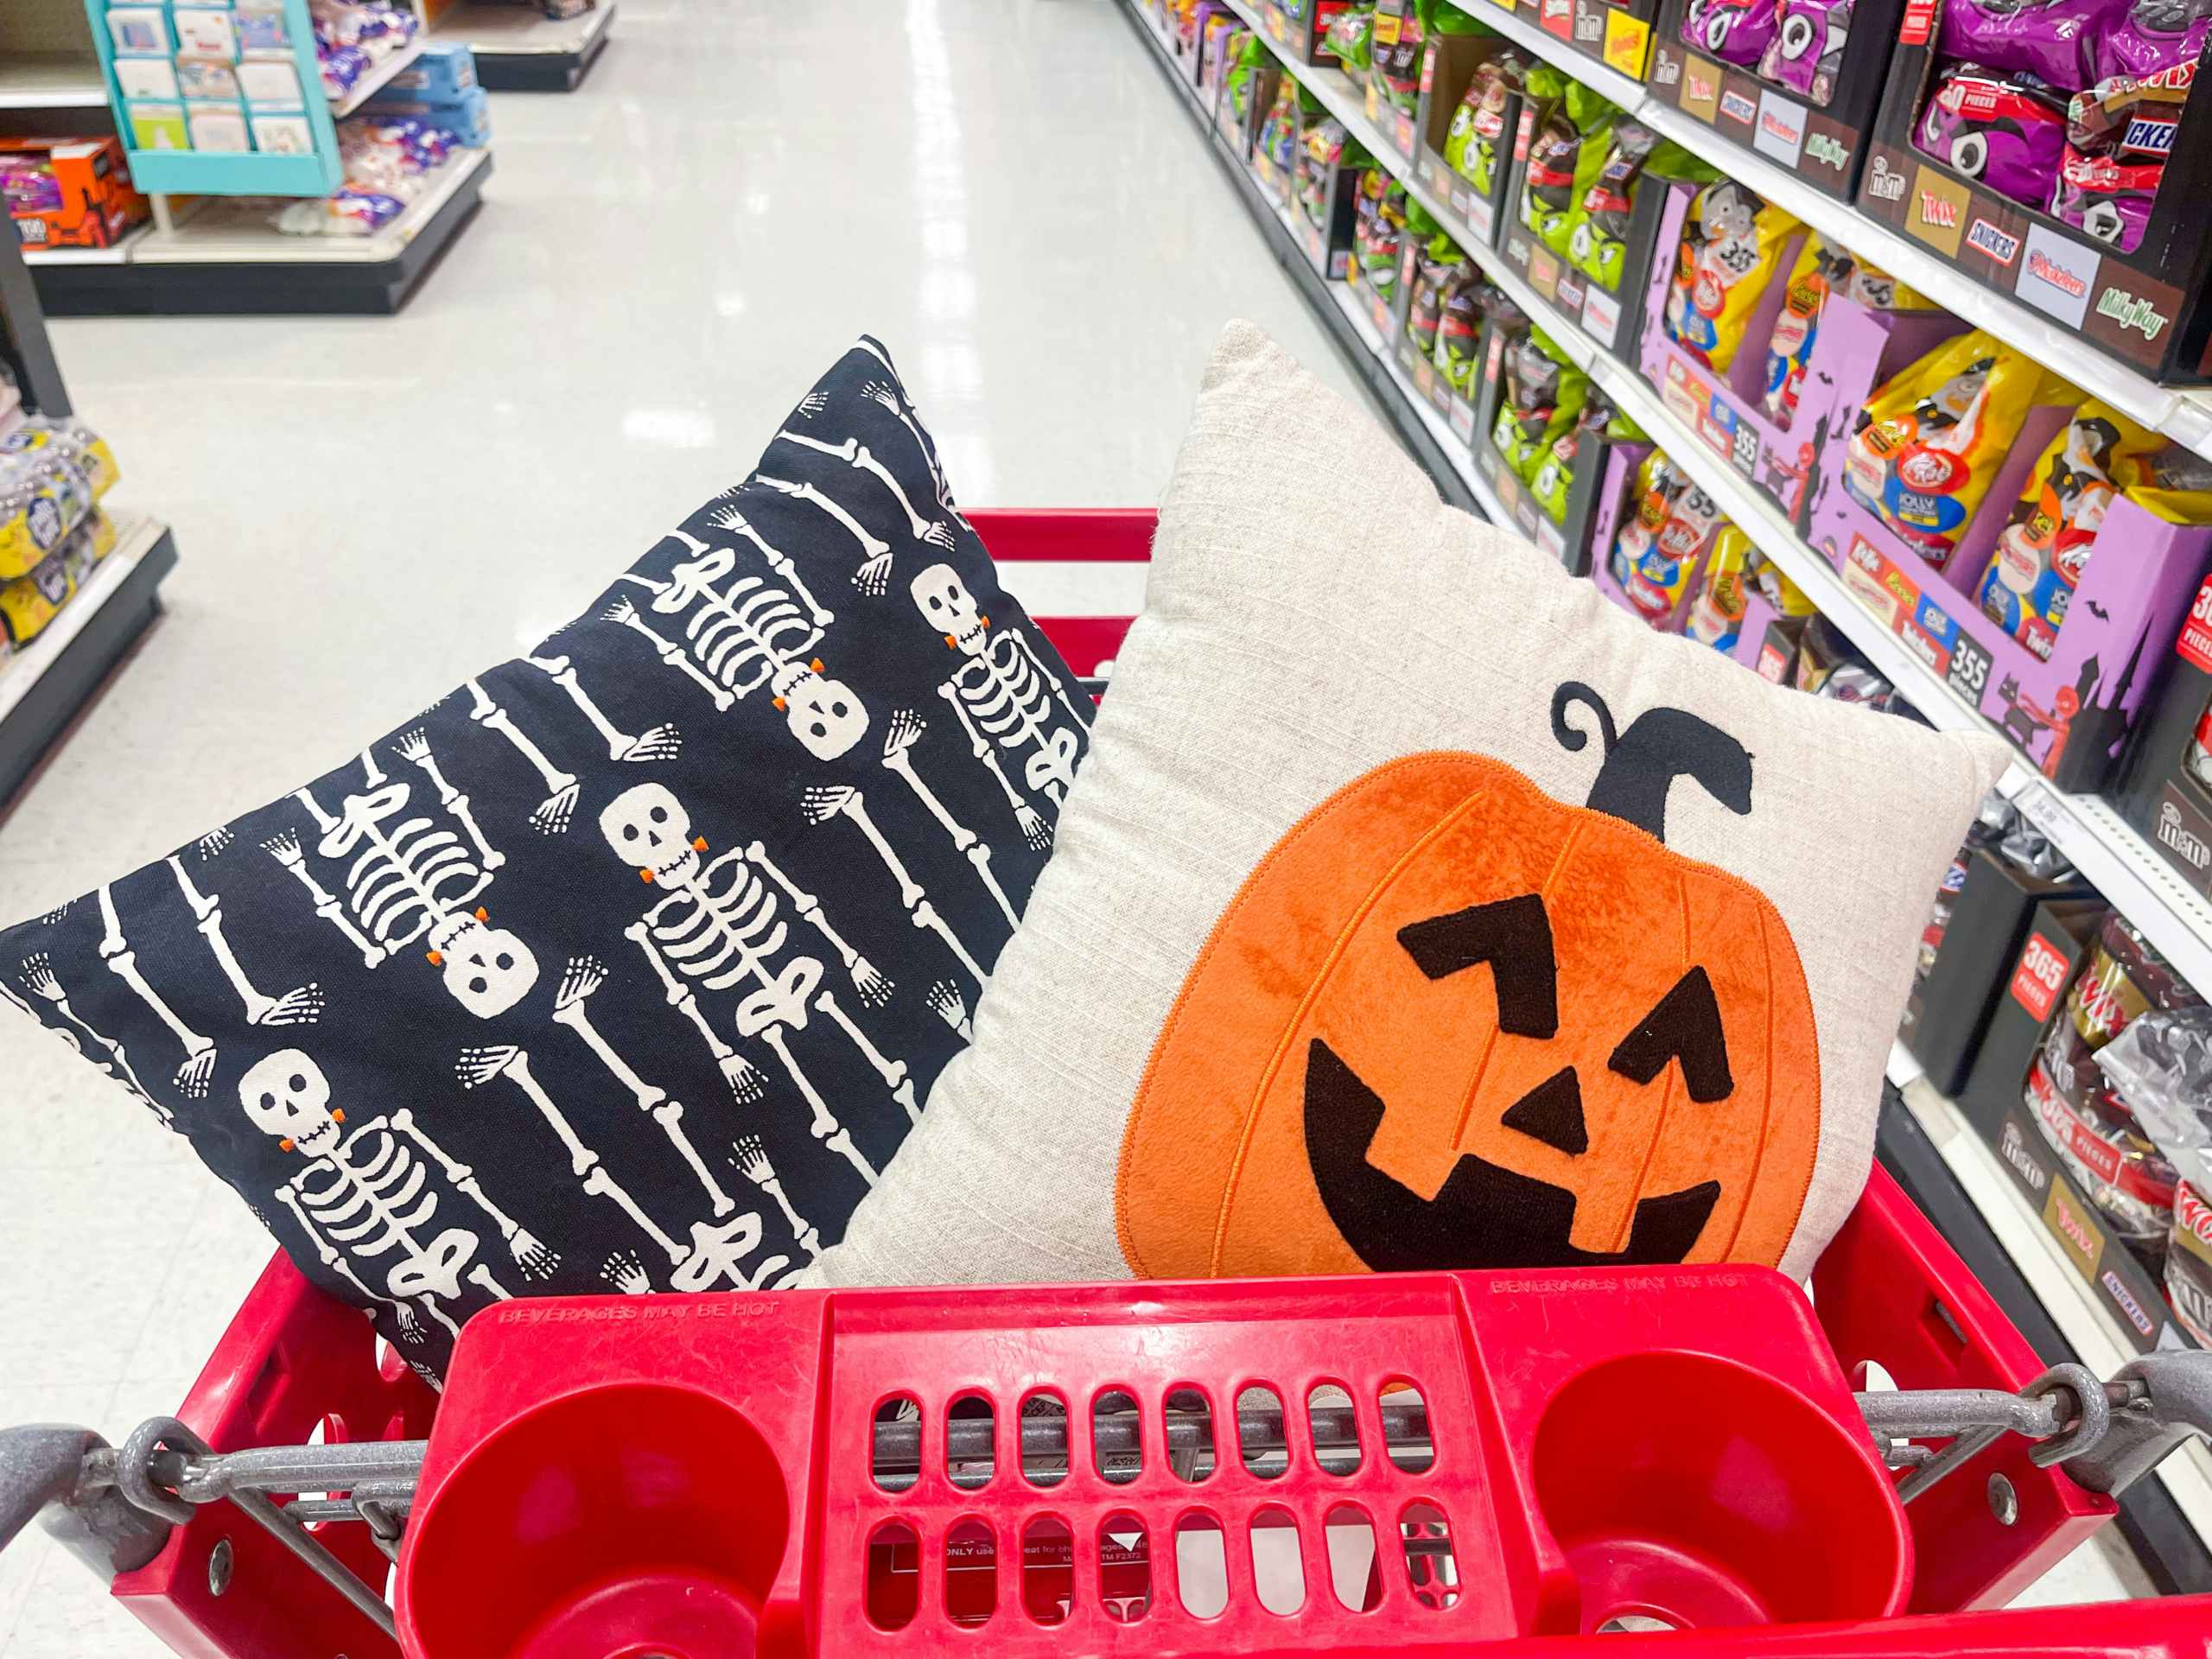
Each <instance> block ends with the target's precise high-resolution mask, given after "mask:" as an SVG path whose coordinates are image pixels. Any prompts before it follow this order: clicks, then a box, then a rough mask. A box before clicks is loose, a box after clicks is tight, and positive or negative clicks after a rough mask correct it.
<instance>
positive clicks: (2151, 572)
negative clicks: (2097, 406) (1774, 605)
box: [1807, 404, 2212, 793]
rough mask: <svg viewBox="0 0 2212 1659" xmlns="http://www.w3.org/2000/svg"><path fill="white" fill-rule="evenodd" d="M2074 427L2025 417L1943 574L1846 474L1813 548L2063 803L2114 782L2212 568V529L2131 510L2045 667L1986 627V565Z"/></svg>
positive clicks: (1820, 490)
mask: <svg viewBox="0 0 2212 1659" xmlns="http://www.w3.org/2000/svg"><path fill="white" fill-rule="evenodd" d="M2072 415H2073V410H2072V409H2071V408H2070V407H2067V406H2063V405H2050V404H2046V405H2044V406H2042V407H2039V408H2037V409H2035V410H2031V412H2030V413H2029V416H2028V418H2027V420H2026V422H2025V423H2024V424H2023V425H2022V427H2021V429H2020V435H2019V437H2018V440H2017V441H2015V442H2014V443H2013V446H2012V451H2011V453H2010V454H2008V455H2007V456H2006V457H2005V465H2004V466H2003V467H2000V468H1999V471H1998V474H1997V477H1996V478H1995V480H1993V482H1992V483H1991V485H1990V487H1989V493H1988V494H1987V495H1986V496H1985V497H1984V498H1983V499H1982V503H1981V505H1980V509H1979V510H1978V511H1977V512H1975V513H1974V518H1973V520H1972V521H1971V522H1970V523H1969V524H1968V525H1967V529H1966V532H1965V534H1964V535H1963V536H1962V537H1961V538H1960V541H1959V544H1958V546H1957V547H1956V548H1955V550H1953V551H1952V554H1951V556H1950V558H1949V560H1948V563H1946V564H1945V565H1944V566H1943V568H1942V569H1937V568H1936V566H1934V565H1932V564H1929V563H1927V562H1926V561H1925V560H1923V559H1922V558H1921V557H1920V556H1919V555H1918V554H1916V552H1914V551H1913V550H1912V549H1911V548H1910V546H1909V545H1908V544H1907V543H1905V542H1904V540H1902V539H1901V538H1900V537H1897V535H1896V534H1895V533H1894V532H1893V531H1891V529H1890V528H1889V526H1888V525H1886V524H1884V523H1883V522H1882V521H1881V520H1880V519H1879V518H1876V517H1875V516H1874V515H1873V514H1872V513H1871V512H1868V511H1867V510H1866V508H1865V507H1863V506H1861V505H1859V502H1858V501H1857V500H1856V499H1853V496H1852V494H1851V493H1850V492H1849V491H1848V490H1847V489H1845V488H1844V486H1843V469H1842V467H1841V466H1840V462H1839V464H1838V465H1836V466H1834V467H1829V468H1827V469H1825V470H1824V471H1823V472H1822V474H1821V478H1820V480H1819V482H1818V484H1817V485H1816V486H1815V490H1814V492H1813V496H1812V500H1811V503H1810V507H1809V511H1808V523H1809V528H1808V534H1807V539H1808V540H1809V541H1810V542H1811V543H1813V545H1814V546H1815V548H1817V549H1818V550H1819V551H1820V552H1821V555H1822V556H1824V557H1826V558H1827V559H1828V560H1829V561H1830V562H1831V563H1834V565H1835V567H1836V569H1837V570H1838V571H1839V572H1840V574H1841V575H1842V577H1843V583H1844V586H1845V587H1846V588H1849V589H1850V590H1851V591H1852V593H1853V595H1854V596H1855V597H1856V598H1857V599H1858V600H1859V602H1860V603H1861V604H1863V605H1865V606H1866V608H1867V609H1869V610H1871V611H1872V612H1873V613H1874V614H1875V616H1876V617H1877V618H1878V620H1880V621H1881V622H1882V623H1883V624H1884V625H1885V626H1887V627H1889V628H1890V629H1891V632H1894V633H1896V635H1897V638H1898V639H1902V640H1904V643H1905V645H1907V646H1908V647H1909V648H1910V650H1911V652H1912V653H1913V654H1914V655H1915V656H1916V657H1917V658H1920V660H1921V661H1922V662H1923V663H1925V664H1927V665H1928V666H1929V668H1930V669H1932V670H1933V671H1935V672H1936V673H1938V674H1941V675H1942V676H1943V677H1944V678H1945V679H1946V680H1948V682H1949V683H1950V684H1951V686H1952V688H1953V689H1954V690H1956V691H1957V692H1958V693H1959V694H1960V695H1961V696H1963V697H1965V698H1966V699H1967V701H1968V702H1971V703H1973V704H1974V707H1975V708H1976V709H1979V710H1980V712H1981V715H1982V717H1983V718H1984V719H1986V720H1987V721H1989V722H1990V723H1991V724H1992V725H1993V726H1994V727H1996V728H1997V729H1998V730H1999V732H2001V733H2002V734H2004V735H2005V737H2007V738H2010V739H2011V740H2012V743H2013V745H2014V747H2017V748H2018V749H2019V751H2020V752H2021V753H2022V754H2024V755H2025V756H2026V757H2027V760H2028V761H2029V764H2031V766H2035V767H2037V769H2038V770H2039V771H2041V772H2043V773H2044V776H2045V777H2047V778H2049V779H2050V780H2051V782H2052V783H2054V784H2056V785H2057V786H2058V787H2059V788H2060V789H2063V790H2065V791H2069V793H2073V792H2078V791H2088V790H2094V789H2097V788H2100V787H2101V786H2102V785H2104V784H2105V783H2106V782H2107V780H2108V779H2110V778H2111V777H2112V776H2113V772H2114V769H2115V766H2116V764H2117V763H2118V761H2119V760H2120V758H2121V756H2122V753H2123V752H2124V750H2125V749H2126V745H2127V741H2128V738H2129V735H2130V734H2131V733H2132V732H2133V730H2134V728H2135V726H2136V723H2137V722H2138V721H2139V719H2141V718H2142V717H2143V716H2144V715H2145V714H2146V713H2147V712H2148V711H2149V710H2150V709H2151V708H2152V705H2153V702H2154V699H2155V693H2156V692H2157V690H2158V682H2159V681H2160V680H2161V679H2162V678H2163V677H2164V673H2165V669H2166V664H2167V663H2168V661H2169V660H2170V659H2171V657H2172V655H2173V650H2172V645H2173V639H2174V636H2175V633H2176V631H2177V629H2178V628H2179V627H2180V626H2181V620H2182V618H2183V615H2184V614H2185V613H2187V612H2188V610H2189V607H2190V600H2191V599H2192V598H2193V597H2194V596H2195V594H2196V588H2197V582H2198V581H2199V579H2200V578H2201V577H2202V575H2203V574H2204V569H2205V565H2206V563H2207V560H2208V557H2212V526H2201V527H2187V526H2183V525H2180V524H2167V523H2166V522H2165V521H2164V519H2162V518H2156V517H2154V516H2153V515H2152V514H2151V513H2148V512H2145V511H2144V510H2143V509H2142V508H2141V507H2139V506H2137V505H2135V504H2134V503H2133V501H2130V500H2128V499H2126V498H2125V497H2124V496H2123V497H2120V498H2118V499H2115V500H2114V501H2113V503H2112V505H2111V506H2110V507H2109V508H2107V510H2106V513H2105V518H2104V524H2103V525H2102V527H2101V529H2100V530H2099V531H2098V533H2097V548H2096V550H2093V551H2092V553H2091V554H2090V556H2089V560H2088V564H2087V566H2086V567H2085V568H2084V569H2083V570H2082V580H2081V584H2080V586H2079V587H2077V588H2075V592H2074V594H2073V597H2072V599H2071V601H2069V604H2068V607H2067V612H2066V620H2065V621H2064V622H2063V623H2062V624H2061V625H2060V626H2059V629H2058V633H2057V636H2056V640H2055V642H2054V644H2053V645H2052V648H2051V653H2050V660H2049V661H2047V662H2046V661H2044V659H2043V658H2039V657H2037V655H2036V654H2035V653H2034V652H2031V651H2030V650H2029V649H2028V648H2027V646H2025V645H2023V644H2021V643H2020V641H2019V640H2018V639H2014V638H2013V637H2012V635H2011V634H2010V633H2008V632H2005V629H2004V628H2003V627H2002V626H2000V625H1999V623H1997V622H1996V621H1995V620H1993V619H1992V618H1991V617H1989V616H1987V615H1986V614H1985V613H1983V611H1982V608H1981V606H1980V602H1979V600H1978V597H1977V595H1978V593H1979V590H1980V584H1981V575H1982V572H1983V571H1984V570H1985V569H1986V568H1987V567H1988V563H1989V556H1990V553H1991V552H1992V550H1993V549H1994V548H1995V547H1996V545H1997V538H1998V537H1999V535H2000V534H2002V533H2003V531H2004V530H2005V524H2006V522H2007V520H2008V519H2009V518H2010V517H2011V514H2012V504H2013V502H2014V501H2015V500H2017V499H2018V497H2019V494H2020V491H2021V489H2022V488H2023V486H2024V485H2025V484H2026V483H2027V480H2028V478H2029V476H2030V474H2031V473H2032V472H2033V470H2034V468H2035V466H2036V463H2037V460H2038V459H2039V458H2040V457H2041V455H2042V453H2043V450H2044V446H2045V445H2046V444H2048V443H2049V442H2050V440H2051V438H2052V437H2053V436H2054V435H2056V433H2057V431H2058V429H2059V428H2061V427H2062V426H2063V425H2064V424H2065V423H2067V421H2069V419H2071V418H2072ZM2115 553H2117V554H2118V555H2119V556H2117V557H2115V556H2113V555H2114V554H2115Z"/></svg>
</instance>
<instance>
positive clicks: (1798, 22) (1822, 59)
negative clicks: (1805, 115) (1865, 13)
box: [1759, 0, 1852, 108]
mask: <svg viewBox="0 0 2212 1659" xmlns="http://www.w3.org/2000/svg"><path fill="white" fill-rule="evenodd" d="M1851 5H1852V0H1780V3H1779V4H1778V5H1777V6H1776V8H1775V14H1774V16H1775V28H1774V38H1773V39H1772V40H1770V41H1768V42H1767V45H1766V50H1765V51H1764V53H1762V54H1760V57H1759V73H1760V74H1762V75H1764V77H1766V79H1769V80H1770V81H1773V82H1774V83H1775V84H1776V85H1777V86H1786V87H1788V88H1789V90H1790V91H1791V92H1795V93H1796V94H1797V96H1798V97H1800V98H1802V99H1808V101H1810V102H1811V103H1813V104H1814V105H1817V106H1819V107H1821V108H1825V107H1827V105H1828V104H1829V103H1830V102H1831V101H1832V100H1833V99H1834V97H1835V78H1836V76H1837V74H1838V73H1840V72H1841V70H1842V68H1843V48H1844V47H1845V46H1846V45H1847V44H1848V43H1849V41H1850V39H1851Z"/></svg>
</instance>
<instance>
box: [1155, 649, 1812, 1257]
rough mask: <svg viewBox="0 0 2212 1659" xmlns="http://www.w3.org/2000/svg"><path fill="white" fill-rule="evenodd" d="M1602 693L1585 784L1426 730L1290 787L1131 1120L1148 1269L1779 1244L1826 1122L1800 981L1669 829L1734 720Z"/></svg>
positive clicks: (1762, 929)
mask: <svg viewBox="0 0 2212 1659" xmlns="http://www.w3.org/2000/svg"><path fill="white" fill-rule="evenodd" d="M1578 705H1581V706H1586V708H1587V709H1589V710H1590V711H1591V713H1592V715H1594V717H1595V721H1596V724H1597V728H1598V732H1599V738H1600V740H1601V741H1602V744H1603V746H1604V755H1603V759H1602V761H1601V763H1600V766H1599V772H1598V776H1597V779H1596V782H1595V783H1594V784H1593V785H1592V788H1591V791H1590V796H1589V801H1588V804H1586V805H1585V806H1580V807H1574V806H1567V805H1564V804H1560V802H1558V801H1555V800H1554V799H1552V798H1550V797H1549V796H1548V795H1546V794H1544V793H1543V792H1542V791H1540V790H1538V789H1537V788H1536V787H1535V785H1533V784H1531V783H1530V782H1529V780H1528V779H1526V778H1523V777H1522V775H1521V774H1520V773H1519V772H1516V771H1515V770H1514V769H1513V768H1512V767H1510V766H1505V765H1503V763H1502V762H1499V761H1497V760H1489V759H1485V758H1484V757H1482V756H1479V755H1472V754H1446V753H1433V754H1421V755H1414V756H1411V757H1409V758H1408V759H1406V760H1399V761H1395V762H1393V763H1392V764H1390V765H1389V766H1383V767H1380V768H1378V769H1377V770H1376V771H1374V772H1369V773H1368V774H1367V775H1366V776H1364V777H1363V778H1360V779H1357V780H1355V781H1354V782H1353V783H1351V785H1347V786H1346V787H1345V788H1344V789H1343V790H1341V791H1338V793H1337V794H1336V795H1334V796H1333V797H1332V798H1330V799H1329V800H1327V801H1325V803H1323V804H1321V805H1320V806H1319V807H1317V808H1316V809H1315V810H1313V812H1311V813H1310V814H1308V815H1307V816H1306V818H1305V819H1304V820H1302V821H1301V822H1300V823H1299V824H1298V825H1297V826H1296V827H1295V828H1294V829H1292V830H1291V831H1290V833H1289V834H1288V835H1287V836H1284V838H1283V839H1282V840H1281V842H1278V843H1277V844H1276V846H1275V847H1274V849H1273V850H1272V851H1271V852H1270V853H1269V854H1268V856H1267V857H1266V859H1265V860H1263V861H1262V863H1261V865H1260V867H1259V868H1257V869H1256V870H1255V871H1254V872H1253V874H1252V875H1251V877H1250V879H1249V880H1247V881H1246V882H1245V884H1244V886H1243V889H1242V890H1241V891H1240V892H1239V893H1237V895H1236V899H1235V900H1234V901H1232V902H1231V904H1230V907H1229V908H1228V910H1227V911H1225V912H1224V913H1223V915H1222V917H1221V918H1220V920H1219V921H1218V922H1217V923H1216V924H1215V925H1214V929H1213V932H1212V934H1211V937H1210V938H1208V939H1207V941H1206V944H1205V949H1204V950H1201V951H1200V953H1199V956H1198V962H1197V963H1196V965H1195V966H1194V967H1193V968H1192V970H1191V975H1190V977H1189V978H1188V979H1187V980H1186V981H1185V982H1184V986H1183V989H1182V992H1181V995H1179V997H1178V998H1177V1000H1176V1002H1175V1005H1174V1007H1173V1009H1172V1010H1171V1011H1170V1012H1169V1014H1168V1017H1167V1022H1166V1026H1165V1027H1163V1029H1162V1030H1161V1032H1160V1039H1159V1041H1158V1042H1157V1044H1156V1045H1155V1046H1154V1049H1153V1053H1152V1059H1151V1063H1150V1065H1148V1066H1147V1069H1146V1071H1145V1076H1144V1079H1143V1082H1142V1084H1141V1086H1140V1088H1139V1090H1138V1093H1137V1098H1136V1101H1135V1105H1134V1107H1133V1108H1132V1109H1131V1111H1130V1114H1129V1122H1128V1132H1127V1134H1126V1135H1125V1137H1124V1139H1123V1141H1122V1160H1121V1171H1120V1176H1119V1179H1118V1182H1117V1192H1116V1212H1117V1221H1118V1225H1119V1230H1120V1234H1121V1243H1122V1255H1123V1256H1124V1257H1125V1258H1126V1259H1127V1260H1128V1264H1129V1266H1130V1268H1132V1269H1133V1270H1134V1271H1135V1272H1136V1273H1138V1274H1141V1275H1144V1276H1147V1277H1162V1278H1206V1277H1213V1276H1216V1275H1221V1274H1277V1273H1350V1272H1358V1271H1360V1270H1362V1269H1363V1268H1376V1269H1398V1268H1514V1267H1572V1266H1590V1265H1601V1264H1644V1263H1653V1262H1713V1261H1740V1262H1775V1261H1777V1260H1778V1259H1779V1258H1780V1257H1781V1255H1782V1253H1783V1249H1784V1247H1785V1246H1786V1245H1787V1244H1788V1243H1789V1237H1790V1235H1791V1234H1792V1233H1793V1232H1794V1231H1795V1230H1796V1224H1797V1217H1798V1215H1799V1212H1800V1211H1801V1210H1802V1208H1803V1205H1804V1201H1805V1194H1806V1190H1807V1187H1808V1185H1809V1183H1810V1181H1811V1179H1812V1173H1813V1160H1814V1154H1815V1149H1816V1147H1817V1144H1818V1141H1819V1139H1820V1066H1819V1052H1818V1046H1817V1044H1816V1042H1815V1036H1814V1028H1813V1008H1812V1001H1811V997H1810V995H1808V992H1807V990H1806V987H1805V976H1804V970H1803V969H1802V966H1801V965H1800V964H1799V962H1798V958H1797V951H1796V946H1795V944H1793V943H1792V942H1791V940H1790V937H1789V929H1788V928H1787V927H1786V926H1785V925H1783V920H1782V917H1781V915H1780V914H1779V912H1777V911H1776V909H1775V907H1774V906H1773V905H1772V903H1771V902H1770V901H1769V900H1768V899H1767V898H1766V896H1765V895H1764V893H1760V892H1759V891H1758V889H1756V888H1754V887H1751V886H1750V885H1749V884H1747V883H1746V882H1745V881H1743V880H1740V879H1739V878H1738V877H1736V876H1733V875H1732V874H1728V873H1727V872H1726V871H1725V870H1720V869H1716V868H1713V866H1711V865H1708V864H1703V863H1700V862H1698V861H1695V860H1694V859H1690V858H1686V857H1684V856H1683V855H1681V854H1680V853H1677V852H1675V851H1673V850H1672V849H1669V847H1668V846H1667V845H1666V840H1665V836H1666V809H1667V797H1668V791H1669V788H1670V786H1671V785H1672V784H1673V783H1674V781H1675V779H1676V778H1678V777H1687V778H1688V779H1694V781H1695V782H1696V783H1697V784H1698V785H1700V786H1701V787H1702V788H1703V789H1704V790H1705V791H1706V792H1707V793H1708V794H1709V795H1711V796H1712V797H1713V798H1714V799H1715V800H1717V801H1719V803H1720V804H1722V805H1724V806H1726V807H1727V808H1728V809H1730V810H1732V811H1734V812H1737V813H1739V814H1740V813H1745V812H1748V811H1750V810H1751V757H1750V756H1749V755H1748V754H1747V753H1745V751H1744V749H1743V747H1742V746H1741V745H1740V744H1738V743H1737V742H1736V741H1735V740H1733V739H1732V738H1730V737H1729V736H1727V735H1726V734H1725V733H1723V732H1721V731H1719V729H1718V728H1715V727H1713V726H1712V725H1711V724H1709V723H1708V722H1707V721H1703V720H1700V719H1699V718H1697V717H1696V716H1694V715H1689V714H1686V713H1684V712H1682V711H1681V710H1680V709H1649V710H1647V711H1646V712H1645V713H1643V715H1639V716H1638V717H1637V719H1636V720H1635V721H1634V722H1633V723H1631V724H1630V727H1629V728H1628V730H1627V731H1625V732H1617V731H1616V730H1615V728H1614V725H1613V721H1612V717H1611V714H1610V712H1609V711H1608V710H1607V709H1606V707H1605V703H1604V702H1602V701H1601V700H1600V699H1599V696H1597V694H1596V693H1595V692H1593V691H1592V690H1590V689H1589V688H1588V687H1587V686H1585V685H1581V684H1580V683H1573V682H1569V683H1567V684H1564V685H1561V686H1560V688H1559V689H1558V690H1557V691H1556V693H1555V694H1554V696H1553V699H1552V728H1553V731H1554V734H1555V736H1556V737H1557V739H1558V741H1560V743H1561V744H1563V745H1564V746H1565V747H1567V748H1568V749H1569V750H1580V749H1581V748H1582V747H1584V746H1585V744H1586V742H1587V738H1586V734H1584V732H1582V731H1581V730H1580V729H1578V728H1576V727H1575V726H1574V725H1573V723H1571V722H1570V721H1569V719H1568V715H1569V712H1570V711H1571V710H1573V709H1575V708H1576V707H1577V706H1578Z"/></svg>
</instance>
